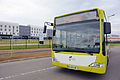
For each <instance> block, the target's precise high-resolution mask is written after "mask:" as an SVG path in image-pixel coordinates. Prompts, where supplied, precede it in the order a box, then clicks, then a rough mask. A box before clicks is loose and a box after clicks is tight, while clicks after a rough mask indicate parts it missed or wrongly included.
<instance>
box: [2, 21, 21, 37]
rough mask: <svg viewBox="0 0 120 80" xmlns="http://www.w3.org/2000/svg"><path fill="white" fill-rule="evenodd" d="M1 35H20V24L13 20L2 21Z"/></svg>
mask: <svg viewBox="0 0 120 80" xmlns="http://www.w3.org/2000/svg"><path fill="white" fill-rule="evenodd" d="M0 35H13V36H19V24H18V23H11V22H0Z"/></svg>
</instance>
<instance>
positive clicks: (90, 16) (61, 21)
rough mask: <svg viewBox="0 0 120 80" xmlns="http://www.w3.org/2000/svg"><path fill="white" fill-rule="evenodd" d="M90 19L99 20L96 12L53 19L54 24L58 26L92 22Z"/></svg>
mask: <svg viewBox="0 0 120 80" xmlns="http://www.w3.org/2000/svg"><path fill="white" fill-rule="evenodd" d="M92 19H99V17H98V16H97V11H96V10H94V11H88V12H83V13H75V14H71V15H66V16H62V17H58V18H56V19H55V22H56V23H55V24H56V25H60V24H66V23H72V22H78V21H85V20H92Z"/></svg>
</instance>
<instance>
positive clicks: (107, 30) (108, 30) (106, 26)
mask: <svg viewBox="0 0 120 80" xmlns="http://www.w3.org/2000/svg"><path fill="white" fill-rule="evenodd" d="M104 34H111V24H110V22H104Z"/></svg>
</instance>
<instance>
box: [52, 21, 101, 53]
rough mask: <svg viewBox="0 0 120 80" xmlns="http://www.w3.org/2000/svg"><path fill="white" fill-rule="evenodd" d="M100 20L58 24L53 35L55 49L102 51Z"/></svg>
mask: <svg viewBox="0 0 120 80" xmlns="http://www.w3.org/2000/svg"><path fill="white" fill-rule="evenodd" d="M99 24H100V23H99V20H91V21H84V22H75V23H69V24H63V25H56V26H55V27H54V28H55V35H54V36H53V50H54V51H68V52H84V51H87V52H96V53H99V51H100V26H99Z"/></svg>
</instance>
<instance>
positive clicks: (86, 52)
mask: <svg viewBox="0 0 120 80" xmlns="http://www.w3.org/2000/svg"><path fill="white" fill-rule="evenodd" d="M81 52H84V53H88V54H90V55H92V56H93V54H92V53H91V52H88V51H81Z"/></svg>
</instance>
